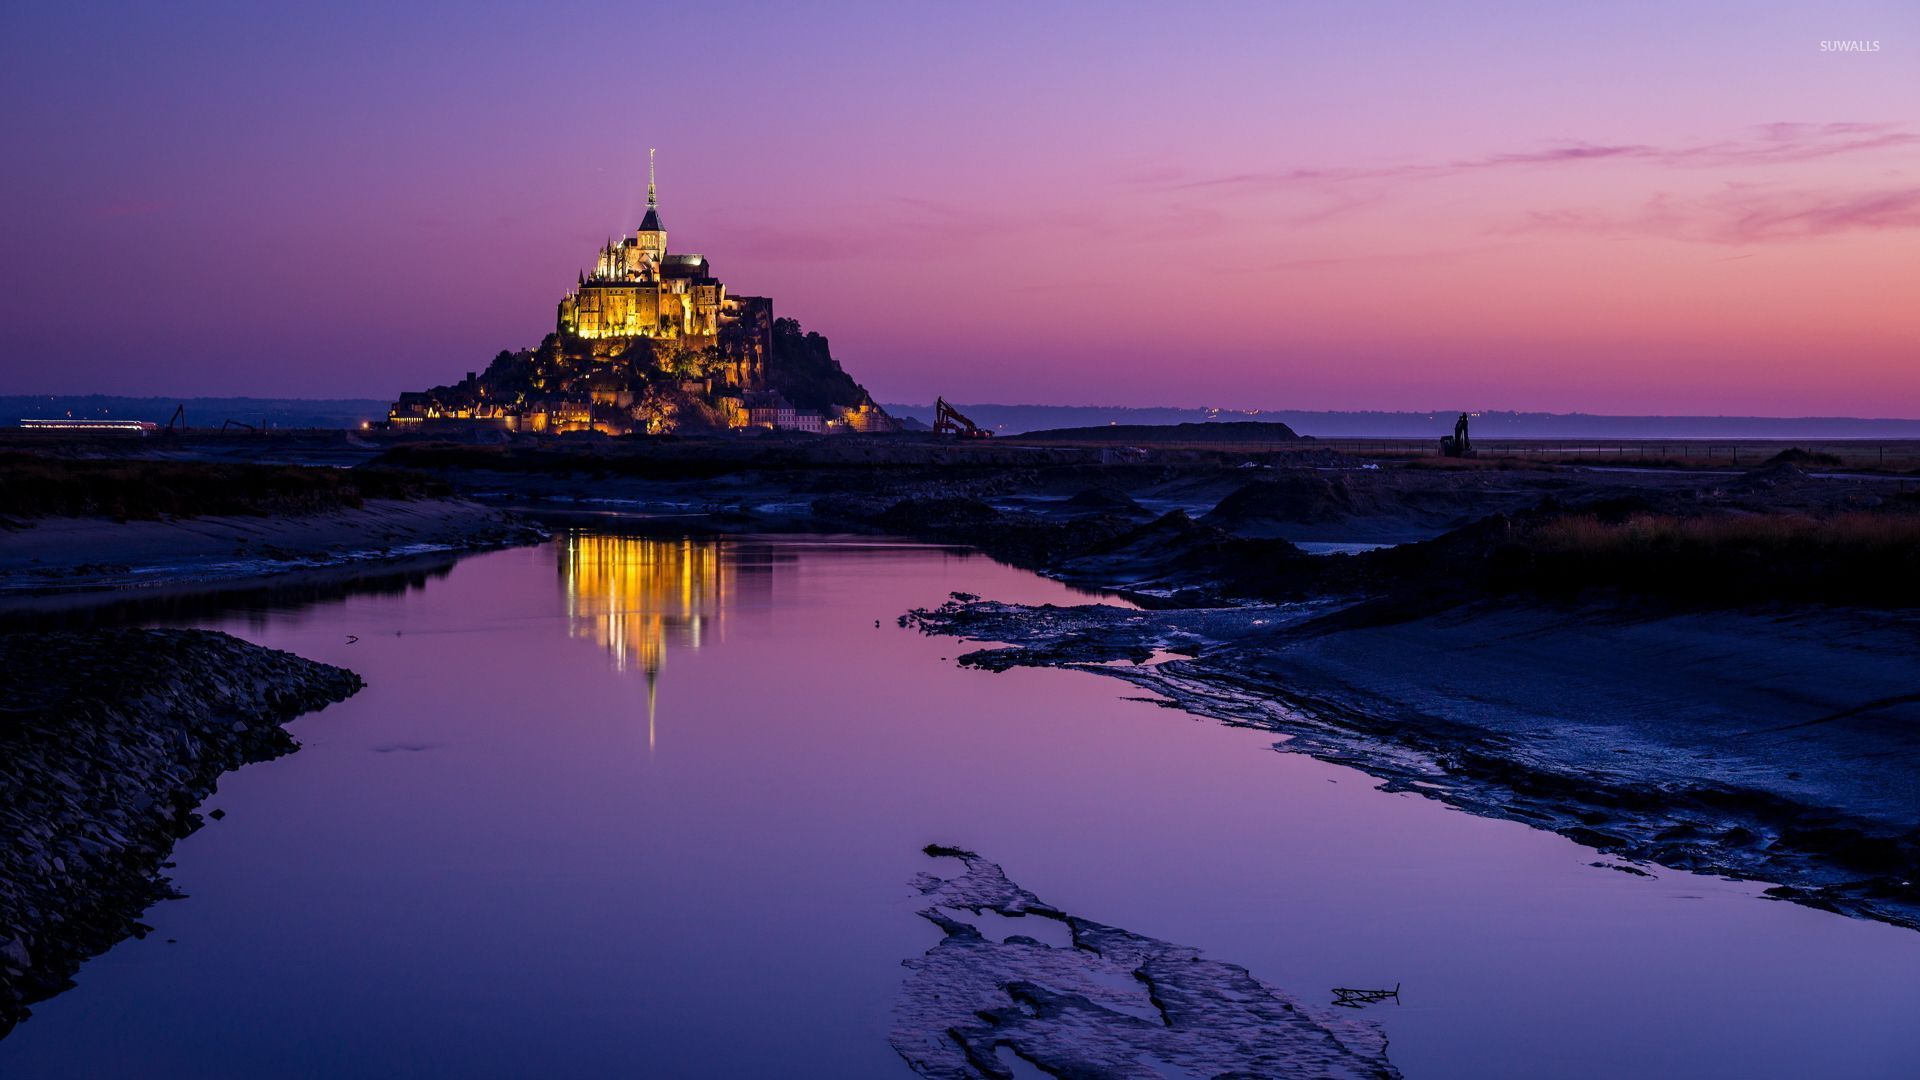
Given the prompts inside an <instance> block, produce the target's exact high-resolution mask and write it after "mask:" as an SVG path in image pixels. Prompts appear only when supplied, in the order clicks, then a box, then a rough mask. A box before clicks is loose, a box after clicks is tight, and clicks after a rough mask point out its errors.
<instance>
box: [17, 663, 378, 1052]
mask: <svg viewBox="0 0 1920 1080" xmlns="http://www.w3.org/2000/svg"><path fill="white" fill-rule="evenodd" d="M361 685H362V684H361V681H360V678H359V676H357V675H355V674H353V673H352V672H350V671H346V670H344V669H341V668H337V667H331V666H329V665H326V664H320V663H315V662H313V661H311V660H305V659H302V658H300V657H298V656H294V655H291V654H289V653H284V652H279V651H276V650H273V649H266V648H261V647H259V646H257V645H250V644H248V643H246V642H244V641H241V640H239V639H237V638H234V637H231V636H229V635H226V634H221V633H215V632H211V631H203V630H105V631H90V632H85V633H41V634H5V635H0V1034H4V1033H5V1032H6V1031H8V1030H10V1029H11V1028H12V1027H13V1025H15V1024H17V1023H18V1022H19V1021H20V1020H21V1019H23V1018H24V1017H25V1016H26V1015H27V1012H28V1006H29V1005H31V1004H32V1003H33V1002H35V1001H39V1000H41V999H43V998H46V997H49V996H51V995H53V994H56V993H59V992H60V991H61V990H64V989H66V988H67V987H68V986H70V985H72V983H71V979H72V977H73V975H74V973H75V971H77V970H78V968H79V966H80V964H81V962H82V961H84V960H85V959H87V958H88V957H90V956H93V955H95V954H97V953H99V952H102V951H104V950H105V949H107V948H108V947H109V946H111V945H113V944H114V943H115V942H117V941H119V940H121V939H122V938H124V937H126V936H128V935H130V934H134V935H138V934H143V933H145V932H146V929H147V928H146V927H144V926H143V925H142V924H141V923H140V922H139V916H140V914H141V913H142V912H143V911H145V910H146V908H147V907H148V906H149V905H151V904H152V903H153V902H154V901H156V900H160V899H163V898H166V897H168V896H170V895H172V893H171V892H170V890H169V887H168V885H167V882H166V880H165V878H164V877H163V876H162V874H161V870H162V868H163V867H164V866H165V861H164V860H165V859H166V857H167V854H168V852H169V851H171V850H172V847H173V844H174V841H175V840H177V839H179V838H180V837H182V836H185V835H187V834H188V833H190V832H192V831H193V830H194V829H196V828H198V827H199V825H200V823H201V819H200V816H199V815H198V814H197V813H196V812H195V811H194V808H195V807H196V806H197V805H199V803H200V801H201V800H202V799H204V798H205V797H206V796H207V795H208V793H210V792H211V791H212V790H213V787H214V785H215V783H216V782H217V781H218V779H219V777H220V775H221V774H222V773H224V772H226V771H227V770H229V769H233V768H237V767H238V766H240V765H243V764H246V763H248V762H252V761H262V760H265V759H267V758H272V757H277V756H279V755H281V754H285V753H287V752H289V751H291V750H293V749H295V746H296V744H295V743H294V741H293V738H292V736H290V735H288V734H287V733H286V732H285V731H284V730H282V728H281V727H280V725H281V724H282V723H284V722H286V721H288V720H291V719H293V718H294V717H296V716H299V715H300V714H302V713H305V712H309V711H312V710H314V709H318V708H321V707H323V706H325V705H327V704H329V703H332V702H335V701H340V700H343V699H345V698H347V697H348V696H350V695H352V694H353V693H354V692H355V691H357V690H358V689H359V688H360V687H361Z"/></svg>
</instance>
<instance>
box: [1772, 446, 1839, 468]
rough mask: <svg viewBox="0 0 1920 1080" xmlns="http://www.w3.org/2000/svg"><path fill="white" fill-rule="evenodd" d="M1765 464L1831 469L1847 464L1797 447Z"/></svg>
mask: <svg viewBox="0 0 1920 1080" xmlns="http://www.w3.org/2000/svg"><path fill="white" fill-rule="evenodd" d="M1765 464H1768V465H1821V466H1826V467H1829V468H1831V467H1834V466H1838V465H1843V464H1845V462H1842V461H1841V460H1840V459H1839V458H1838V457H1835V456H1834V455H1832V454H1823V453H1821V452H1819V451H1817V450H1802V449H1801V448H1799V447H1797V446H1789V447H1787V448H1786V449H1785V450H1782V451H1780V452H1779V453H1777V454H1775V455H1773V456H1772V457H1770V458H1768V459H1767V460H1766V462H1765Z"/></svg>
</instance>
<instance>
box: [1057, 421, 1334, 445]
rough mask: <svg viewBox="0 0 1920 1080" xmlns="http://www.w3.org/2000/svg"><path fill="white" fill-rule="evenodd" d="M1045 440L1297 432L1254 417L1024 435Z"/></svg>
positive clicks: (1263, 438) (1246, 437) (1270, 437)
mask: <svg viewBox="0 0 1920 1080" xmlns="http://www.w3.org/2000/svg"><path fill="white" fill-rule="evenodd" d="M1027 437H1028V438H1030V439H1037V440H1042V441H1047V442H1078V441H1083V440H1110V439H1125V440H1127V441H1129V442H1139V443H1156V442H1207V441H1218V442H1234V443H1249V442H1289V441H1292V440H1295V439H1298V438H1299V437H1300V436H1298V435H1297V434H1295V433H1294V430H1293V429H1292V428H1290V427H1288V426H1287V425H1285V424H1278V423H1271V422H1260V421H1255V420H1215V421H1212V422H1210V423H1204V424H1102V425H1100V426H1098V427H1077V428H1046V429H1044V430H1041V431H1035V432H1032V433H1031V434H1029V435H1028V436H1027Z"/></svg>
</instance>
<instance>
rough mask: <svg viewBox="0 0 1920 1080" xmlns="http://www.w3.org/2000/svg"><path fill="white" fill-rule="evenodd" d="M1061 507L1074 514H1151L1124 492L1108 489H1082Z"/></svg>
mask: <svg viewBox="0 0 1920 1080" xmlns="http://www.w3.org/2000/svg"><path fill="white" fill-rule="evenodd" d="M1061 505H1062V506H1064V507H1066V508H1067V509H1068V510H1072V511H1074V512H1075V513H1084V514H1151V513H1152V512H1153V511H1151V510H1148V509H1147V508H1146V507H1144V506H1141V505H1140V504H1139V503H1137V502H1134V501H1133V498H1132V497H1131V496H1129V495H1128V494H1127V493H1126V492H1124V491H1121V490H1119V489H1118V488H1110V487H1090V488H1085V489H1082V490H1081V491H1079V492H1077V493H1076V494H1074V495H1073V497H1071V498H1069V499H1067V501H1066V502H1064V503H1062V504H1061Z"/></svg>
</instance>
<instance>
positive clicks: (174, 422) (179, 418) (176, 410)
mask: <svg viewBox="0 0 1920 1080" xmlns="http://www.w3.org/2000/svg"><path fill="white" fill-rule="evenodd" d="M185 430H187V404H186V402H184V401H183V402H181V403H180V404H178V405H175V406H174V407H173V415H172V416H169V417H167V426H166V427H163V428H161V429H160V433H161V434H162V435H178V434H180V433H181V432H183V431H185Z"/></svg>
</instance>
